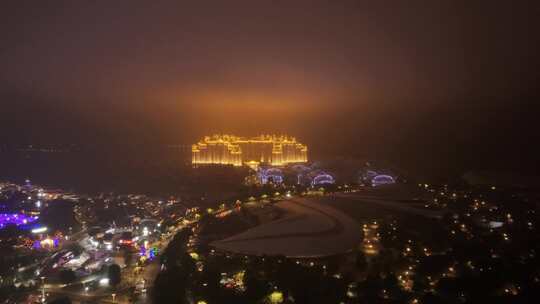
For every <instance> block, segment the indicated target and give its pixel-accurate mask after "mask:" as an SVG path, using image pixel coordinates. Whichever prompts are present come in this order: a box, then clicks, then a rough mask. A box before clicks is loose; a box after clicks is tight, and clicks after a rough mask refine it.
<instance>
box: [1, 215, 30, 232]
mask: <svg viewBox="0 0 540 304" xmlns="http://www.w3.org/2000/svg"><path fill="white" fill-rule="evenodd" d="M37 219H38V217H37V216H28V215H26V214H22V213H20V214H17V213H0V229H2V228H4V227H5V226H7V225H15V226H21V225H26V224H30V223H32V222H34V221H36V220H37Z"/></svg>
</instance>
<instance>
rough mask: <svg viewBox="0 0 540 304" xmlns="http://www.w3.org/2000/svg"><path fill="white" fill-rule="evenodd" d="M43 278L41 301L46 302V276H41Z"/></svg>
mask: <svg viewBox="0 0 540 304" xmlns="http://www.w3.org/2000/svg"><path fill="white" fill-rule="evenodd" d="M40 279H41V303H45V277H40Z"/></svg>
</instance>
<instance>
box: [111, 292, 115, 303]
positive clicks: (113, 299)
mask: <svg viewBox="0 0 540 304" xmlns="http://www.w3.org/2000/svg"><path fill="white" fill-rule="evenodd" d="M111 296H112V301H113V303H115V299H116V294H115V293H113V294H111Z"/></svg>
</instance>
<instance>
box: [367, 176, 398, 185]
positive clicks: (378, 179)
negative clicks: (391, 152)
mask: <svg viewBox="0 0 540 304" xmlns="http://www.w3.org/2000/svg"><path fill="white" fill-rule="evenodd" d="M395 182H396V181H395V179H394V177H392V176H390V175H386V174H381V175H377V176H375V177H374V178H373V179H372V180H371V184H372V185H373V187H377V186H381V185H388V184H394V183H395Z"/></svg>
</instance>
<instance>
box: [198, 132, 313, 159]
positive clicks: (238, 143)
mask: <svg viewBox="0 0 540 304" xmlns="http://www.w3.org/2000/svg"><path fill="white" fill-rule="evenodd" d="M191 152H192V163H193V164H195V165H197V164H222V165H233V166H242V165H244V164H254V163H268V164H271V165H273V166H283V165H286V164H289V163H305V162H307V160H308V159H307V146H305V145H303V144H301V143H299V142H297V141H296V138H294V137H289V136H284V135H281V136H276V135H260V136H257V137H250V138H247V137H239V136H234V135H213V136H206V137H204V138H203V139H202V140H201V141H199V142H198V143H197V144H194V145H193V146H192V149H191Z"/></svg>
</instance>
